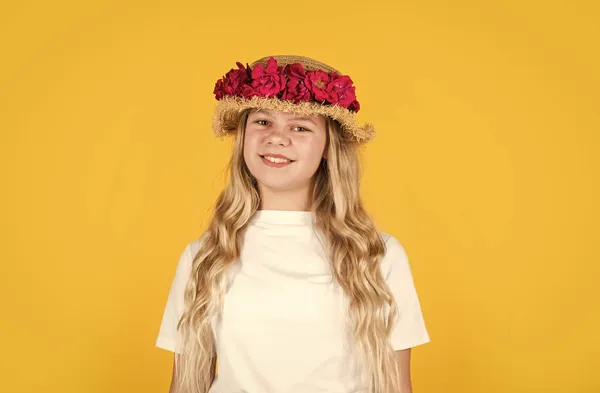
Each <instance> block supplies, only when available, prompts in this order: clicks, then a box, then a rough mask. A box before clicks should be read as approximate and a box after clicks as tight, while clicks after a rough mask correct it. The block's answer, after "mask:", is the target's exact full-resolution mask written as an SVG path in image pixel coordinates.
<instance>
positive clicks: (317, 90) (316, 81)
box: [304, 70, 330, 102]
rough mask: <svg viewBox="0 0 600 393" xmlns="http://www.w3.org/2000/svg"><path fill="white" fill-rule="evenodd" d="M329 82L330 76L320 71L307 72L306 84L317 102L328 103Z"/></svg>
mask: <svg viewBox="0 0 600 393" xmlns="http://www.w3.org/2000/svg"><path fill="white" fill-rule="evenodd" d="M329 81H330V77H329V74H327V73H326V72H324V71H319V70H317V71H311V72H307V73H306V76H305V77H304V84H305V85H306V87H307V88H308V89H309V90H310V91H312V92H313V94H314V95H315V100H317V101H320V102H323V101H326V100H327V99H328V97H329V94H328V93H327V84H328V83H329Z"/></svg>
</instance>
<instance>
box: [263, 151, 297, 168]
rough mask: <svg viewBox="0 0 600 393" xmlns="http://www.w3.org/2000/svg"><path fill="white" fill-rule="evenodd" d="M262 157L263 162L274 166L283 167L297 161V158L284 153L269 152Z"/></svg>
mask: <svg viewBox="0 0 600 393" xmlns="http://www.w3.org/2000/svg"><path fill="white" fill-rule="evenodd" d="M260 158H261V160H262V162H263V164H265V165H266V166H269V167H272V168H283V167H286V166H288V165H291V164H292V163H294V162H295V160H292V159H289V158H288V157H286V156H284V155H283V154H270V153H267V154H265V155H261V156H260Z"/></svg>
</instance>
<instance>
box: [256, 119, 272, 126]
mask: <svg viewBox="0 0 600 393" xmlns="http://www.w3.org/2000/svg"><path fill="white" fill-rule="evenodd" d="M255 123H256V124H258V125H261V126H266V125H267V124H268V123H269V122H268V121H267V120H263V119H258V120H256V121H255Z"/></svg>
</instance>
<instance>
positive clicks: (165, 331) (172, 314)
mask: <svg viewBox="0 0 600 393" xmlns="http://www.w3.org/2000/svg"><path fill="white" fill-rule="evenodd" d="M191 247H192V244H188V245H187V246H186V247H185V249H184V250H183V252H182V253H181V255H180V257H179V262H178V264H177V268H176V270H175V277H174V278H173V281H172V282H171V288H170V290H169V296H168V298H167V305H166V307H165V310H164V312H163V317H162V322H161V324H160V330H159V332H158V337H157V339H156V346H157V347H159V348H162V349H166V350H168V351H171V352H177V353H182V352H183V351H182V349H181V336H180V335H179V333H178V332H177V324H178V323H179V320H180V319H181V316H182V315H183V307H184V293H185V288H186V286H187V282H188V278H189V277H190V274H191V271H192V259H193V258H192V250H191Z"/></svg>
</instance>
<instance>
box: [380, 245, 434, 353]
mask: <svg viewBox="0 0 600 393" xmlns="http://www.w3.org/2000/svg"><path fill="white" fill-rule="evenodd" d="M384 240H385V244H386V253H385V255H384V257H383V259H382V262H381V266H382V270H383V276H384V279H385V281H386V283H387V285H388V287H389V288H390V290H391V292H392V295H393V296H394V300H395V301H396V304H397V306H398V314H397V315H398V316H397V318H396V320H395V321H394V324H393V327H392V332H391V335H390V340H391V344H392V347H393V349H394V350H396V351H397V350H401V349H408V348H412V347H415V346H417V345H421V344H425V343H428V342H429V341H431V340H430V337H429V333H428V331H427V327H426V326H425V321H424V319H423V313H422V311H421V304H420V302H419V298H418V296H417V291H416V289H415V285H414V281H413V276H412V272H411V268H410V264H409V261H408V256H407V255H406V252H405V250H404V248H403V247H402V245H401V244H400V243H399V242H398V240H397V239H396V238H394V237H393V236H390V235H386V234H384Z"/></svg>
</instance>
